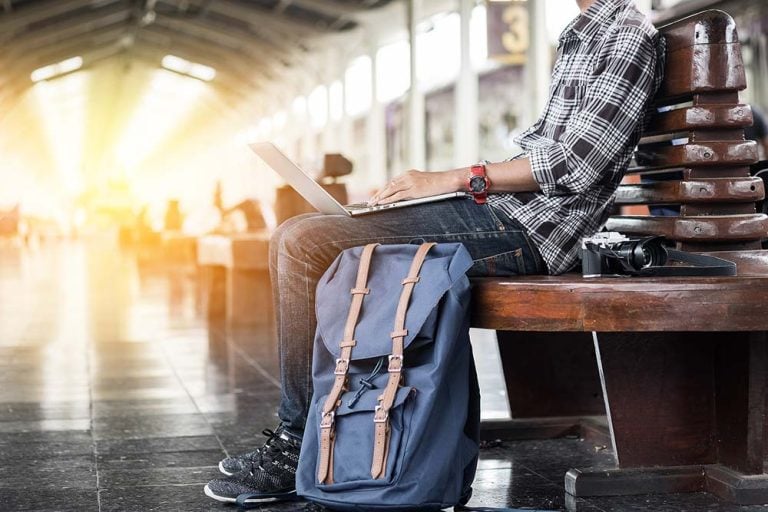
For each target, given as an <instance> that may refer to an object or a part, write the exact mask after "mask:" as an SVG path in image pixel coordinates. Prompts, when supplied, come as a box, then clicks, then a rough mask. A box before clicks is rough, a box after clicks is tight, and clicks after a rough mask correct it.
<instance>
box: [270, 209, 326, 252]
mask: <svg viewBox="0 0 768 512" xmlns="http://www.w3.org/2000/svg"><path fill="white" fill-rule="evenodd" d="M317 215H318V214H316V213H304V214H301V215H297V216H295V217H291V218H290V219H288V220H286V221H285V222H283V223H282V224H280V225H279V226H278V227H277V229H276V230H275V232H274V233H272V237H271V238H270V240H269V248H270V251H271V252H275V253H277V252H285V248H286V246H287V245H292V242H289V241H288V239H291V238H296V236H297V235H296V233H295V231H296V230H295V229H294V228H295V227H296V226H297V225H298V224H301V223H302V222H304V221H305V220H306V219H310V218H312V217H316V216H317Z"/></svg>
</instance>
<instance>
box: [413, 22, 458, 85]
mask: <svg viewBox="0 0 768 512" xmlns="http://www.w3.org/2000/svg"><path fill="white" fill-rule="evenodd" d="M426 28H427V31H425V32H422V33H420V34H419V35H418V36H417V38H418V44H417V46H416V49H417V50H416V51H417V52H418V55H417V57H416V64H417V66H418V70H419V72H418V77H419V87H420V88H421V89H423V90H432V89H435V88H437V87H441V86H444V85H446V84H449V83H451V82H453V81H454V80H455V79H456V76H458V74H459V68H460V66H461V39H460V30H461V25H460V17H459V15H458V14H457V13H450V14H447V15H441V16H439V17H436V18H433V20H432V21H431V23H427V27H426ZM406 62H407V59H406Z"/></svg>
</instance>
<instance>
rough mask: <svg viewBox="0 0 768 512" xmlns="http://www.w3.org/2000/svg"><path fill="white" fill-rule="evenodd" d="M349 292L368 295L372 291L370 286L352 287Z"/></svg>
mask: <svg viewBox="0 0 768 512" xmlns="http://www.w3.org/2000/svg"><path fill="white" fill-rule="evenodd" d="M349 293H351V294H352V295H368V294H369V293H371V289H370V288H352V289H351V290H349Z"/></svg>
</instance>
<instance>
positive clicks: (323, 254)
mask: <svg viewBox="0 0 768 512" xmlns="http://www.w3.org/2000/svg"><path fill="white" fill-rule="evenodd" d="M285 235H286V236H287V239H284V240H283V241H284V242H285V243H286V244H296V245H298V246H299V247H295V248H294V249H299V248H300V250H299V251H297V252H296V253H294V256H295V257H303V258H307V259H310V260H314V261H315V262H316V263H318V264H321V265H323V264H324V265H327V264H329V263H330V261H332V260H333V258H335V257H336V255H337V254H338V253H339V252H341V251H342V250H344V249H347V248H350V247H355V246H359V245H365V244H368V243H374V242H378V243H382V244H401V243H414V244H416V243H423V242H439V243H451V242H460V243H463V244H464V246H465V247H466V248H467V250H468V251H469V253H470V255H471V256H472V258H473V260H474V261H475V264H474V265H473V267H472V269H471V270H470V272H469V273H470V275H511V274H529V273H540V272H542V271H543V265H542V263H541V257H540V256H539V254H538V252H537V251H536V250H535V248H534V247H533V246H532V244H531V243H530V241H529V239H528V237H527V235H526V234H525V233H524V231H523V230H522V228H521V227H520V226H518V225H517V224H516V223H513V222H509V221H508V220H504V219H503V217H502V218H500V217H499V216H497V214H496V213H495V212H494V211H493V210H492V209H491V207H489V206H488V205H478V204H476V203H475V202H474V201H471V200H467V199H453V200H448V201H440V202H435V203H428V204H423V205H417V206H411V207H407V208H397V209H392V210H385V211H381V212H377V213H373V214H369V215H361V216H358V217H347V216H343V215H331V216H329V215H313V216H307V217H304V218H302V219H301V220H300V221H298V222H295V223H293V224H292V225H291V226H290V227H289V229H288V232H287V233H285ZM288 250H289V251H290V250H291V249H290V248H288ZM291 252H293V251H291Z"/></svg>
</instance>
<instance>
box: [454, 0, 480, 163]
mask: <svg viewBox="0 0 768 512" xmlns="http://www.w3.org/2000/svg"><path fill="white" fill-rule="evenodd" d="M474 6H475V2H474V0H459V15H460V17H461V21H460V23H461V32H460V40H461V67H460V69H459V76H458V79H457V80H456V93H455V94H454V98H455V102H456V107H455V112H456V115H455V116H454V129H453V133H454V138H453V140H454V142H453V145H454V146H453V163H454V165H455V166H456V167H463V166H467V165H470V164H473V163H476V162H477V161H478V160H479V158H480V123H479V120H478V102H479V97H478V80H477V72H476V71H475V69H474V67H473V65H472V55H471V52H470V32H469V30H470V20H471V18H472V8H473V7H474Z"/></svg>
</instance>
